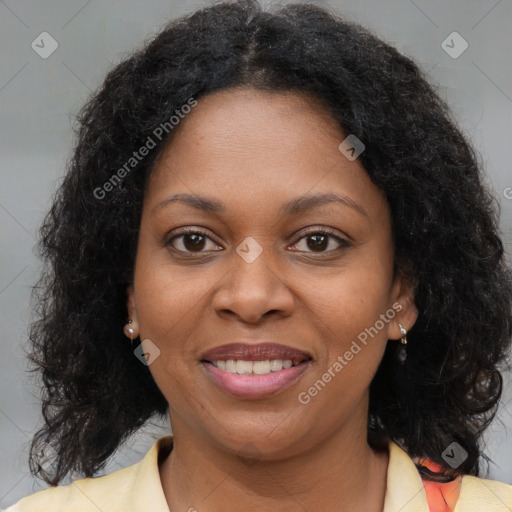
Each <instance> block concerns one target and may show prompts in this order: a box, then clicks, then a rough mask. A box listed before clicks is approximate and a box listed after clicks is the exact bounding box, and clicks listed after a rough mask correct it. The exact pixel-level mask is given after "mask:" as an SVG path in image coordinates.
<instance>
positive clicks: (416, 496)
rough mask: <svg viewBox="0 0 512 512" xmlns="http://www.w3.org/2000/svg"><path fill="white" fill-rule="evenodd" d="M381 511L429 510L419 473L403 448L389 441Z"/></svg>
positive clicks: (408, 511)
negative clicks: (383, 500)
mask: <svg viewBox="0 0 512 512" xmlns="http://www.w3.org/2000/svg"><path fill="white" fill-rule="evenodd" d="M388 447H389V464H388V477H387V482H386V501H385V503H384V510H383V512H398V511H400V512H429V509H428V503H427V496H426V494H425V490H424V488H423V483H422V481H421V477H420V474H419V473H418V470H417V469H416V466H415V465H414V462H413V461H412V460H411V458H410V457H409V455H407V453H406V452H404V450H402V449H401V448H400V447H399V446H398V445H397V444H396V443H394V442H392V441H390V442H389V444H388Z"/></svg>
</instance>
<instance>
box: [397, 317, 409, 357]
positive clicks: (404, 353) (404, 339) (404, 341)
mask: <svg viewBox="0 0 512 512" xmlns="http://www.w3.org/2000/svg"><path fill="white" fill-rule="evenodd" d="M398 327H399V329H400V333H401V334H402V337H401V338H400V342H401V343H402V346H401V348H400V352H399V353H398V360H399V361H400V362H401V363H402V364H405V361H406V360H407V350H406V348H405V346H406V345H407V337H406V336H407V329H405V327H403V326H402V324H398Z"/></svg>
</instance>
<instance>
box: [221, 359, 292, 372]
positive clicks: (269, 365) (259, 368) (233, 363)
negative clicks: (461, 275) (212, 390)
mask: <svg viewBox="0 0 512 512" xmlns="http://www.w3.org/2000/svg"><path fill="white" fill-rule="evenodd" d="M212 364H213V365H214V366H216V367H217V368H220V369H221V370H225V371H226V372H229V373H237V374H238V375H268V374H269V373H270V372H279V371H281V370H283V369H286V368H291V367H292V366H297V365H298V364H300V362H296V363H293V362H292V360H291V359H285V360H284V361H283V360H282V359H272V360H268V359H267V360H266V361H244V360H242V359H238V360H233V359H228V360H227V361H213V362H212Z"/></svg>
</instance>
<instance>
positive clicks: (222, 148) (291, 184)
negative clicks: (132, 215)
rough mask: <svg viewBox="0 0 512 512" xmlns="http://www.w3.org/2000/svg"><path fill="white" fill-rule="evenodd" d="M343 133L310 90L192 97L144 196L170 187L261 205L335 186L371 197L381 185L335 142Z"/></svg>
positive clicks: (161, 194) (152, 197)
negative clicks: (194, 100)
mask: <svg viewBox="0 0 512 512" xmlns="http://www.w3.org/2000/svg"><path fill="white" fill-rule="evenodd" d="M345 138H346V134H345V133H344V132H343V130H342V129H341V127H340V126H339V124H338V123H337V121H336V120H335V119H334V118H333V117H332V116H331V114H330V113H329V111H328V110H327V108H326V107H325V106H324V105H323V104H322V103H321V101H319V100H317V99H316V98H312V97H309V96H307V95H304V94H299V93H293V92H286V93H284V92H267V91H257V90H253V89H244V88H242V89H230V90H224V91H220V92H217V93H214V94H211V95H208V96H205V97H202V98H200V99H199V100H198V104H197V106H196V107H195V108H194V109H193V110H192V111H191V112H190V113H189V114H187V115H186V116H185V117H184V119H183V120H182V121H181V122H180V124H179V126H178V127H177V128H176V131H175V132H174V133H173V136H172V139H171V140H170V142H169V143H168V145H167V146H166V148H164V150H163V151H162V152H161V154H160V155H159V157H158V159H157V161H156V162H155V165H154V169H153V172H152V175H151V178H150V180H149V187H148V190H147V197H146V199H147V200H148V201H149V202H150V203H153V204H154V203H155V202H157V201H162V200H163V199H164V198H165V196H166V195H169V194H170V193H171V192H183V193H189V194H190V193H192V194H198V195H204V194H206V195H208V196H212V195H216V196H218V197H220V198H221V199H222V197H226V199H229V202H230V204H232V205H233V206H235V205H236V203H238V204H239V205H240V206H241V207H242V206H243V205H249V204H251V205H252V207H253V208H254V204H252V202H253V201H256V200H257V202H258V204H259V205H263V204H268V202H269V201H279V202H283V200H284V199H285V196H286V198H288V199H290V198H292V197H296V196H298V195H304V194H306V193H307V192H308V191H310V192H316V193H318V192H340V193H343V194H345V195H348V196H350V197H352V198H353V199H354V200H355V201H364V202H370V203H371V202H373V203H375V202H377V203H379V201H381V200H382V193H381V192H380V190H379V189H377V187H375V185H374V184H373V183H372V182H371V180H370V179H369V176H368V175H367V173H366V171H365V169H364V167H363V166H362V165H361V163H360V161H359V159H356V160H354V161H350V160H348V159H347V158H346V157H345V156H344V155H343V154H342V153H341V152H340V150H339V149H338V146H339V144H340V143H341V142H342V141H343V140H344V139H345Z"/></svg>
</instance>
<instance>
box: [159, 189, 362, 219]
mask: <svg viewBox="0 0 512 512" xmlns="http://www.w3.org/2000/svg"><path fill="white" fill-rule="evenodd" d="M176 202H180V203H184V204H186V205H188V206H191V207H192V208H196V209H197V210H201V211H205V212H210V213H222V212H225V211H226V208H225V206H224V205H223V204H222V203H220V202H219V201H216V200H214V199H211V198H209V197H204V196H198V195H194V194H173V195H172V196H170V197H168V198H167V199H164V200H163V201H162V202H160V203H158V204H157V205H156V206H154V207H153V212H154V211H156V210H159V209H160V208H163V207H164V206H167V205H168V204H171V203H176ZM329 203H339V204H342V205H344V206H348V207H349V208H352V209H353V210H356V211H357V212H359V213H361V214H362V215H365V216H368V214H367V213H366V211H365V209H364V208H363V207H362V206H361V205H359V204H358V203H356V202H355V201H354V200H353V199H350V197H347V196H344V195H339V194H334V193H324V194H317V195H308V196H302V197H297V198H296V199H292V200H291V201H289V202H287V203H285V204H284V205H283V206H282V207H281V212H282V213H283V214H285V215H298V214H300V213H305V212H308V211H310V210H312V209H313V208H315V207H317V206H321V205H324V204H329Z"/></svg>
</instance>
